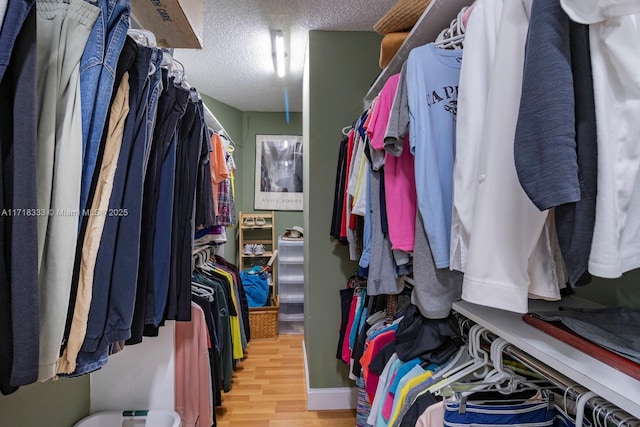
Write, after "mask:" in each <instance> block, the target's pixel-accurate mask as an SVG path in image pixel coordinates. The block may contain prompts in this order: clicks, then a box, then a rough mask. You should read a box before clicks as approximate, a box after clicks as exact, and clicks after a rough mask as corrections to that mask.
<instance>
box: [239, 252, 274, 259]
mask: <svg viewBox="0 0 640 427" xmlns="http://www.w3.org/2000/svg"><path fill="white" fill-rule="evenodd" d="M272 255H273V251H265V252H264V253H263V254H262V255H246V254H244V253H242V254H240V256H241V257H242V258H271V256H272Z"/></svg>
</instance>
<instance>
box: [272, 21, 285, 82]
mask: <svg viewBox="0 0 640 427" xmlns="http://www.w3.org/2000/svg"><path fill="white" fill-rule="evenodd" d="M274 39H275V40H274V44H275V52H274V56H275V60H276V72H277V73H278V77H281V78H282V77H284V68H285V63H284V59H285V53H284V35H283V34H282V30H276V31H275V32H274Z"/></svg>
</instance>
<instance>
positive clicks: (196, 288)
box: [191, 281, 215, 302]
mask: <svg viewBox="0 0 640 427" xmlns="http://www.w3.org/2000/svg"><path fill="white" fill-rule="evenodd" d="M191 292H192V293H193V294H195V295H198V296H201V297H204V298H206V299H207V300H208V301H209V302H213V300H214V298H215V293H214V290H213V288H211V287H209V286H206V285H203V284H202V283H198V282H194V281H192V282H191Z"/></svg>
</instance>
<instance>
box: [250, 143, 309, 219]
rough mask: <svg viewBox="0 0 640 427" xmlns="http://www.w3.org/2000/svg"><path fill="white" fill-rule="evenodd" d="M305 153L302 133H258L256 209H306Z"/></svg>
mask: <svg viewBox="0 0 640 427" xmlns="http://www.w3.org/2000/svg"><path fill="white" fill-rule="evenodd" d="M302 156H303V146H302V136H300V135H256V167H255V195H254V209H256V210H261V209H264V210H274V211H301V210H302V209H303V189H302V163H303V162H302Z"/></svg>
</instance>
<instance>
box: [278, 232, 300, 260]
mask: <svg viewBox="0 0 640 427" xmlns="http://www.w3.org/2000/svg"><path fill="white" fill-rule="evenodd" d="M278 259H280V261H283V262H291V261H297V262H304V240H302V239H300V240H284V239H282V238H280V239H278Z"/></svg>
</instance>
